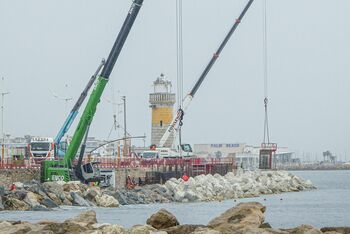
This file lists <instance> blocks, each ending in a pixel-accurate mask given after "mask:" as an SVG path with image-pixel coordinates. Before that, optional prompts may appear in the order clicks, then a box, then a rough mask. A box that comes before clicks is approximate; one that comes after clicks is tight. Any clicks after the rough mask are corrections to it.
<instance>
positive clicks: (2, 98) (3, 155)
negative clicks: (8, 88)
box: [1, 77, 10, 166]
mask: <svg viewBox="0 0 350 234" xmlns="http://www.w3.org/2000/svg"><path fill="white" fill-rule="evenodd" d="M4 83H5V82H4V77H2V84H3V85H2V87H3V88H4V87H5V85H4ZM9 93H10V92H5V90H2V92H1V138H2V144H1V166H3V165H4V159H5V133H4V99H5V95H7V94H9Z"/></svg>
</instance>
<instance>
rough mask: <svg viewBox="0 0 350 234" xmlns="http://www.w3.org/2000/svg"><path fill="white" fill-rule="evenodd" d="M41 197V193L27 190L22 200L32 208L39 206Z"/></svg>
mask: <svg viewBox="0 0 350 234" xmlns="http://www.w3.org/2000/svg"><path fill="white" fill-rule="evenodd" d="M42 199H43V197H42V196H41V195H39V194H36V193H33V192H28V193H27V195H26V197H25V198H24V201H25V202H26V203H27V204H28V205H30V206H31V207H32V208H33V207H36V206H40V201H41V200H42Z"/></svg>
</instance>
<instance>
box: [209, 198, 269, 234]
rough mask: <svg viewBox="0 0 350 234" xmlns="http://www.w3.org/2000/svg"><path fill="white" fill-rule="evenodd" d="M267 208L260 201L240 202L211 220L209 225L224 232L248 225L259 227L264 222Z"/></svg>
mask: <svg viewBox="0 0 350 234" xmlns="http://www.w3.org/2000/svg"><path fill="white" fill-rule="evenodd" d="M265 210H266V208H265V206H263V205H262V204H260V203H258V202H248V203H240V204H238V205H237V206H236V207H233V208H231V209H229V210H227V211H226V212H224V213H223V214H221V215H220V216H219V217H217V218H215V219H213V220H211V221H210V222H209V223H208V227H209V228H211V229H215V230H217V231H220V232H222V233H232V232H234V231H237V230H238V229H242V228H247V227H250V228H259V226H260V225H261V224H262V223H263V222H264V212H265Z"/></svg>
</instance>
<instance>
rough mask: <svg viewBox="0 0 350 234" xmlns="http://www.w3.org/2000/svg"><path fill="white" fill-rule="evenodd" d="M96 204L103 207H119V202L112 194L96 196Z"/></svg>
mask: <svg viewBox="0 0 350 234" xmlns="http://www.w3.org/2000/svg"><path fill="white" fill-rule="evenodd" d="M95 200H96V205H97V206H102V207H118V206H119V202H118V200H117V199H115V198H114V197H112V196H109V195H107V194H103V195H102V196H97V197H95Z"/></svg>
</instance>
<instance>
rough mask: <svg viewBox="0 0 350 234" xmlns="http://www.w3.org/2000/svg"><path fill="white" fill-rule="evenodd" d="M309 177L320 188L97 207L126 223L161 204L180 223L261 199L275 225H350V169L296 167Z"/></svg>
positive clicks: (15, 214) (55, 214)
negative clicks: (211, 199)
mask: <svg viewBox="0 0 350 234" xmlns="http://www.w3.org/2000/svg"><path fill="white" fill-rule="evenodd" d="M292 173H294V174H296V175H298V176H300V177H302V178H304V179H310V180H311V181H312V182H313V183H314V185H316V187H317V189H316V190H312V191H304V192H296V193H284V194H278V195H267V196H262V197H259V198H247V199H238V200H237V201H236V202H234V201H233V200H227V201H223V202H207V203H202V202H198V203H189V204H188V203H187V204H177V203H172V204H150V205H129V206H122V207H119V208H113V209H108V208H94V210H95V211H96V212H97V219H98V221H99V222H100V223H115V224H120V225H122V226H124V227H130V226H132V225H135V224H144V223H145V222H146V220H147V218H148V217H149V216H150V215H151V214H153V213H155V212H156V211H157V210H159V209H161V208H165V209H167V210H169V211H170V212H172V213H173V214H174V215H175V216H176V217H177V218H178V220H179V222H180V223H181V224H207V223H208V222H209V221H210V220H211V219H212V218H214V217H216V216H218V215H219V214H221V213H222V212H224V211H225V210H227V209H229V208H231V207H233V206H234V205H235V204H237V203H239V202H247V201H258V202H261V203H262V204H264V205H265V206H267V211H266V214H265V221H266V222H269V223H270V224H271V225H272V226H273V227H275V228H279V227H283V228H287V227H295V226H298V225H301V224H311V225H313V226H315V227H319V228H320V227H324V226H350V171H295V172H292ZM83 210H86V208H77V207H63V208H60V209H57V210H55V211H49V212H40V211H2V212H0V220H26V221H32V222H36V221H39V220H43V219H45V220H59V221H63V220H65V219H67V218H70V217H73V216H75V215H77V214H78V213H80V212H81V211H83Z"/></svg>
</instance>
